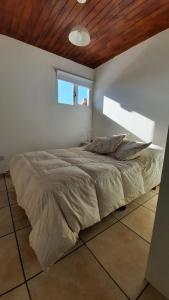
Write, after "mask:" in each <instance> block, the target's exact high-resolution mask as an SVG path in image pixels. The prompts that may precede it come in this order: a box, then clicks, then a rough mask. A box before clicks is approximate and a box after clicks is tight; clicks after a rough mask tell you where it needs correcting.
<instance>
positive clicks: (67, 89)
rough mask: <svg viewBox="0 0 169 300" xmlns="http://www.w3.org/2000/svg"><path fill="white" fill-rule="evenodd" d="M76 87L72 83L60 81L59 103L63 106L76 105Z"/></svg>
mask: <svg viewBox="0 0 169 300" xmlns="http://www.w3.org/2000/svg"><path fill="white" fill-rule="evenodd" d="M73 93H74V85H73V83H71V82H68V81H64V80H60V79H58V102H59V103H62V104H69V105H73V104H74V97H73Z"/></svg>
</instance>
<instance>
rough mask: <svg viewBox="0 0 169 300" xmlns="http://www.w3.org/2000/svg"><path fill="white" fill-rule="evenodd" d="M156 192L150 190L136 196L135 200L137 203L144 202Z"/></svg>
mask: <svg viewBox="0 0 169 300" xmlns="http://www.w3.org/2000/svg"><path fill="white" fill-rule="evenodd" d="M155 194H156V192H155V191H153V190H151V191H150V192H148V193H146V194H144V195H142V196H140V197H138V198H137V199H136V200H135V202H136V203H138V204H144V203H145V202H146V201H148V200H149V199H151V197H153V196H154V195H155Z"/></svg>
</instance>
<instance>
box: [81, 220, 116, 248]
mask: <svg viewBox="0 0 169 300" xmlns="http://www.w3.org/2000/svg"><path fill="white" fill-rule="evenodd" d="M113 218H115V217H114V216H113ZM115 219H116V218H115ZM118 222H119V220H117V219H116V220H115V222H114V223H112V224H111V225H109V226H108V227H106V228H105V229H103V230H101V231H100V232H98V233H96V234H95V235H94V236H92V237H91V238H89V239H87V240H86V241H83V239H82V238H81V239H80V240H81V241H82V242H83V243H88V242H89V241H91V240H92V239H94V238H95V237H96V236H98V235H99V234H101V233H103V232H105V231H106V230H107V229H109V228H110V227H112V226H113V225H114V224H116V223H118Z"/></svg>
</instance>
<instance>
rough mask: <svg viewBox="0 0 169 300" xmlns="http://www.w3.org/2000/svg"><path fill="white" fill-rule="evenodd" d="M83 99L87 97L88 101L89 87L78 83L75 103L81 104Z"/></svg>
mask: <svg viewBox="0 0 169 300" xmlns="http://www.w3.org/2000/svg"><path fill="white" fill-rule="evenodd" d="M84 99H87V101H89V88H87V87H85V86H80V85H79V86H78V97H77V103H78V104H81V103H82V101H83V100H84Z"/></svg>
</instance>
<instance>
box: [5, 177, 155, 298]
mask: <svg viewBox="0 0 169 300" xmlns="http://www.w3.org/2000/svg"><path fill="white" fill-rule="evenodd" d="M4 181H5V187H6V192H7V198H8V202H9V206H7V207H9V209H10V212H11V218H12V223H13V227H14V220H13V215H12V210H11V206H12V204H11V203H10V200H9V191H8V188H7V184H6V179H5V177H4ZM157 194H158V193H157ZM154 196H155V195H152V196H151V197H150V198H149V199H148V200H146V201H145V202H144V203H142V204H139V203H137V202H136V203H137V205H138V206H137V207H136V208H134V209H133V210H132V211H130V212H129V213H128V214H126V215H125V216H124V217H122V218H120V219H117V218H116V217H115V216H113V217H114V218H115V219H116V221H115V222H114V223H113V224H111V225H110V226H108V227H107V228H106V229H104V230H103V231H100V232H99V233H98V234H96V235H95V236H93V237H92V238H90V239H89V240H87V241H83V240H82V239H81V238H79V240H80V241H81V242H82V245H79V247H77V248H76V249H74V250H72V251H70V252H69V253H68V254H66V255H65V256H63V257H61V258H60V259H59V260H57V261H56V262H55V264H57V263H58V262H60V261H61V260H63V259H64V258H65V257H67V256H69V255H71V254H72V253H73V252H75V251H77V250H78V249H79V248H81V247H82V246H85V247H86V248H87V249H88V250H89V251H90V253H91V254H92V255H93V257H94V258H95V260H96V261H97V262H98V263H99V265H100V266H101V267H102V269H103V270H104V271H105V272H106V273H107V275H108V276H109V277H110V278H111V280H112V281H113V282H115V284H116V285H117V286H118V287H119V289H120V290H121V291H122V293H123V294H125V296H126V297H127V298H128V299H130V298H129V297H128V296H127V295H126V293H125V292H124V291H123V290H122V289H121V287H120V286H119V285H118V283H117V282H116V281H115V280H114V279H113V278H112V277H111V275H110V274H109V273H108V271H107V270H106V269H105V268H104V266H103V265H102V264H101V262H100V261H99V260H98V259H97V257H96V256H95V255H94V253H93V252H92V251H91V250H90V249H89V248H88V246H87V245H86V243H87V242H89V241H90V240H92V239H93V238H95V237H96V236H98V235H99V234H101V233H103V232H104V231H106V230H107V229H109V228H110V227H112V226H113V225H114V224H116V223H118V222H120V223H121V224H123V223H122V222H121V220H122V219H123V218H125V217H126V216H127V215H129V214H130V213H132V212H133V211H134V210H136V209H138V208H139V207H140V206H144V204H145V203H146V202H147V201H149V200H150V199H151V198H153V197H154ZM147 209H148V208H147ZM123 225H124V226H125V227H127V228H128V229H129V230H131V231H133V232H134V233H135V234H136V235H137V236H139V237H140V238H142V239H143V240H144V241H146V242H147V243H149V242H148V241H147V240H145V239H144V238H143V237H142V236H140V235H139V234H137V233H136V232H135V231H134V230H132V229H131V228H129V227H128V226H127V225H125V224H123ZM28 227H29V225H28V226H25V227H23V228H20V229H18V230H16V229H15V227H14V232H11V233H9V234H15V239H16V243H17V248H18V253H19V258H20V263H21V267H22V271H23V276H24V280H25V281H24V282H22V283H21V284H19V285H17V286H15V287H14V288H12V289H10V290H8V291H7V292H5V293H3V294H2V295H5V294H7V293H9V292H10V291H12V290H14V289H16V288H17V287H19V286H21V285H23V284H26V287H27V291H28V295H29V298H30V300H32V298H31V294H30V290H29V287H28V284H27V282H28V281H30V280H31V279H33V278H35V277H36V276H38V275H40V274H41V273H43V271H40V272H39V273H37V274H35V275H33V276H32V277H30V278H28V279H27V278H26V275H25V271H24V267H23V264H22V258H21V253H20V249H19V244H18V240H17V234H16V232H17V231H19V230H22V229H25V228H28ZM9 234H7V235H9ZM5 236H6V235H5ZM2 237H4V236H2ZM147 286H148V284H147V285H146V287H145V288H144V289H143V291H142V292H141V293H140V294H139V295H138V297H137V298H136V300H137V299H138V298H139V297H140V296H141V294H142V293H143V292H144V290H145V289H146V288H147ZM2 295H0V296H2Z"/></svg>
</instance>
